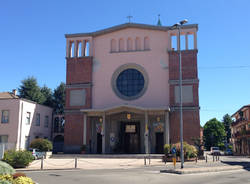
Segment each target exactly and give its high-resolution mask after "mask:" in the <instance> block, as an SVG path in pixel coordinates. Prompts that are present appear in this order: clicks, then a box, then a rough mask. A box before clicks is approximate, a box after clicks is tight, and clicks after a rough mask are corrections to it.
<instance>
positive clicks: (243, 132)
mask: <svg viewBox="0 0 250 184" xmlns="http://www.w3.org/2000/svg"><path fill="white" fill-rule="evenodd" d="M247 136H250V129H249V130H245V129H243V130H241V131H238V132H236V133H235V134H233V135H232V137H233V138H242V137H247Z"/></svg>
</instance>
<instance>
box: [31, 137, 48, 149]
mask: <svg viewBox="0 0 250 184" xmlns="http://www.w3.org/2000/svg"><path fill="white" fill-rule="evenodd" d="M30 147H31V148H34V149H38V150H40V151H51V150H52V143H51V142H50V141H49V140H47V139H40V138H39V139H34V140H33V141H32V142H31V144H30Z"/></svg>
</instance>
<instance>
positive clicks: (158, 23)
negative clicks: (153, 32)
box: [157, 14, 161, 26]
mask: <svg viewBox="0 0 250 184" xmlns="http://www.w3.org/2000/svg"><path fill="white" fill-rule="evenodd" d="M160 16H161V15H160V14H158V21H157V26H161V20H160Z"/></svg>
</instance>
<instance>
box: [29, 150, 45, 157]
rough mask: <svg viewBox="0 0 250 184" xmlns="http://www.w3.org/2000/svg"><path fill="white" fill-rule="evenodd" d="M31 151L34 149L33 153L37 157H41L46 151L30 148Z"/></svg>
mask: <svg viewBox="0 0 250 184" xmlns="http://www.w3.org/2000/svg"><path fill="white" fill-rule="evenodd" d="M30 151H32V155H33V157H34V158H35V159H41V158H42V157H43V156H44V155H45V153H44V152H42V151H40V150H38V149H30Z"/></svg>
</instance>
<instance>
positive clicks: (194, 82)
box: [168, 79, 199, 84]
mask: <svg viewBox="0 0 250 184" xmlns="http://www.w3.org/2000/svg"><path fill="white" fill-rule="evenodd" d="M168 83H169V84H179V80H169V81H168ZM198 83H199V79H184V80H182V84H198Z"/></svg>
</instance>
